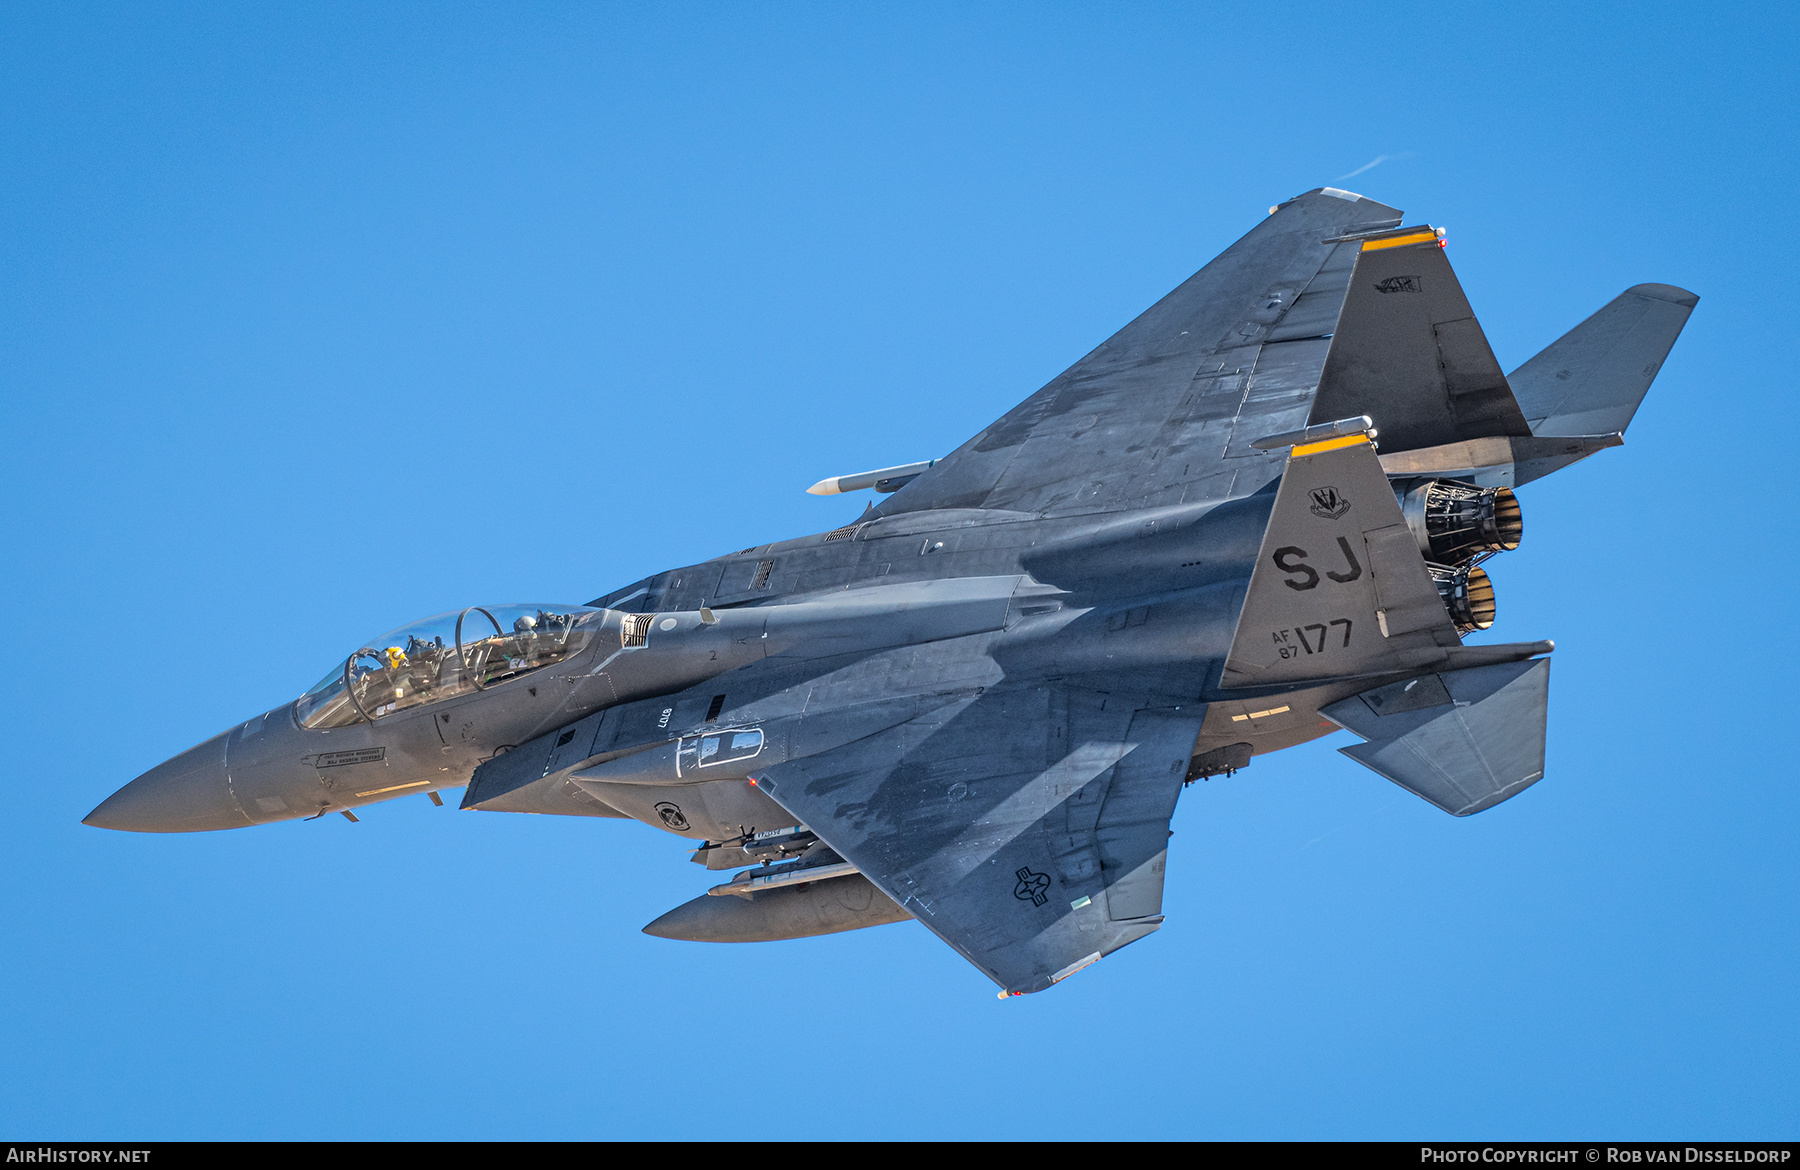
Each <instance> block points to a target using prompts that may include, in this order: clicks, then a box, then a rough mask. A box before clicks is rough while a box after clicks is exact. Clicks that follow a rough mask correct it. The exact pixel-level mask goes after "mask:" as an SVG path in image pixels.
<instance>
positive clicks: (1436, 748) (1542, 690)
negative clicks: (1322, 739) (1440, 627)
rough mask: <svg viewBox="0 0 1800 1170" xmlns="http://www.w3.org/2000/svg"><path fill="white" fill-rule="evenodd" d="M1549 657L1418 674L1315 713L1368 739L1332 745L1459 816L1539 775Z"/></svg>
mask: <svg viewBox="0 0 1800 1170" xmlns="http://www.w3.org/2000/svg"><path fill="white" fill-rule="evenodd" d="M1549 702H1550V660H1549V659H1548V658H1537V659H1533V660H1531V661H1529V662H1508V663H1502V664H1499V665H1495V666H1478V667H1475V668H1473V669H1471V670H1451V671H1445V672H1443V673H1441V674H1427V675H1421V676H1420V677H1418V678H1415V679H1409V680H1407V681H1406V682H1397V683H1391V684H1389V685H1387V686H1384V687H1377V688H1375V689H1374V690H1372V691H1364V692H1363V693H1362V694H1360V695H1354V696H1352V697H1351V698H1348V699H1344V700H1342V701H1340V702H1337V703H1333V704H1331V705H1330V706H1328V707H1324V708H1322V709H1321V710H1320V712H1319V713H1320V714H1321V715H1323V716H1325V717H1326V718H1327V719H1329V720H1331V721H1332V722H1333V723H1336V724H1337V725H1338V726H1340V727H1346V728H1349V729H1350V730H1351V731H1354V732H1356V734H1358V735H1360V736H1362V737H1363V738H1364V739H1366V740H1368V742H1367V743H1359V744H1355V745H1354V746H1351V747H1347V748H1340V749H1338V750H1339V751H1341V752H1343V754H1344V755H1346V756H1349V757H1350V758H1351V759H1353V760H1355V761H1356V762H1357V763H1359V764H1363V765H1366V766H1367V767H1369V768H1372V769H1374V770H1375V771H1377V772H1379V773H1381V774H1382V775H1383V776H1386V777H1387V778H1388V779H1389V780H1392V781H1393V782H1394V783H1396V784H1398V785H1399V786H1400V787H1402V788H1404V789H1406V790H1407V791H1408V792H1411V793H1412V794H1413V795H1415V796H1420V797H1423V798H1424V799H1426V800H1428V801H1430V802H1431V803H1432V804H1435V805H1437V806H1438V807H1439V808H1441V809H1443V810H1444V811H1445V812H1447V813H1449V814H1451V815H1452V816H1458V817H1466V816H1468V815H1469V814H1470V813H1478V812H1480V811H1482V810H1483V809H1488V808H1492V807H1494V806H1495V805H1496V804H1499V803H1500V802H1501V801H1503V800H1505V799H1506V798H1507V797H1509V796H1514V795H1516V794H1518V793H1520V792H1522V791H1524V790H1525V789H1527V788H1529V787H1531V785H1533V784H1535V783H1536V782H1537V781H1538V779H1539V778H1540V777H1542V776H1543V774H1544V727H1545V717H1546V715H1547V712H1548V710H1549Z"/></svg>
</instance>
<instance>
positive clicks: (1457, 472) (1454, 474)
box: [1381, 434, 1625, 488]
mask: <svg viewBox="0 0 1800 1170" xmlns="http://www.w3.org/2000/svg"><path fill="white" fill-rule="evenodd" d="M1624 441H1625V440H1624V439H1622V438H1620V437H1619V436H1618V435H1616V434H1612V435H1568V436H1553V435H1527V436H1525V437H1523V438H1521V437H1520V436H1518V435H1506V436H1504V437H1500V436H1495V437H1493V438H1487V439H1466V440H1464V441H1462V442H1459V443H1445V444H1444V445H1443V446H1441V447H1420V448H1417V449H1416V450H1412V451H1399V452H1396V453H1395V454H1393V455H1383V456H1382V457H1381V469H1382V470H1383V471H1385V472H1387V473H1388V474H1389V475H1391V476H1394V477H1396V478H1400V477H1413V476H1418V477H1421V478H1423V477H1430V478H1433V479H1463V480H1468V481H1469V482H1470V483H1473V484H1476V485H1477V486H1480V487H1505V488H1513V487H1518V486H1519V485H1520V484H1526V483H1530V482H1531V481H1532V480H1534V479H1542V478H1544V477H1545V476H1546V475H1549V474H1550V473H1551V472H1552V471H1561V470H1562V469H1563V468H1565V467H1567V466H1568V465H1569V464H1571V463H1579V462H1580V461H1581V460H1583V459H1586V458H1587V457H1588V456H1589V455H1592V454H1593V453H1594V452H1596V451H1604V450H1606V449H1607V448H1608V447H1617V446H1618V445H1619V444H1620V443H1623V442H1624Z"/></svg>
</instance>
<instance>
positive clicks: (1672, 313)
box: [1377, 284, 1700, 436]
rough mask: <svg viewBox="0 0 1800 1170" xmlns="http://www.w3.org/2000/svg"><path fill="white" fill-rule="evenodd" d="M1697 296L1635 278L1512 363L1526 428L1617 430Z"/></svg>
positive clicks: (1538, 431) (1554, 432) (1559, 432)
mask: <svg viewBox="0 0 1800 1170" xmlns="http://www.w3.org/2000/svg"><path fill="white" fill-rule="evenodd" d="M1699 302H1700V298H1699V297H1698V296H1696V295H1694V294H1693V293H1691V292H1689V291H1687V290H1686V289H1684V288H1676V287H1675V286H1674V285H1672V284H1640V285H1636V286H1634V287H1632V288H1628V289H1626V290H1625V291H1624V292H1622V293H1620V294H1619V295H1618V296H1616V297H1614V298H1613V299H1612V300H1611V301H1610V302H1609V303H1608V304H1607V305H1606V307H1605V308H1603V309H1601V310H1600V311H1599V312H1598V313H1595V314H1594V315H1593V316H1592V317H1589V318H1588V319H1587V320H1585V321H1583V322H1582V323H1581V324H1579V325H1577V326H1575V328H1573V329H1571V330H1569V331H1568V332H1567V333H1565V334H1563V336H1562V337H1561V338H1559V339H1557V340H1556V341H1554V342H1552V343H1551V344H1550V346H1549V347H1548V348H1547V349H1545V350H1544V352H1542V353H1540V354H1538V355H1537V356H1536V357H1534V358H1532V359H1531V360H1530V361H1528V362H1526V363H1525V364H1524V365H1522V366H1520V367H1519V368H1518V369H1516V370H1514V371H1513V373H1512V377H1511V378H1510V379H1508V380H1509V381H1510V382H1511V383H1512V389H1513V394H1514V395H1515V396H1516V397H1517V398H1518V400H1519V406H1520V408H1521V409H1523V410H1524V412H1525V418H1526V421H1528V422H1529V423H1530V424H1531V433H1532V434H1534V435H1551V436H1563V435H1613V434H1621V433H1623V432H1624V430H1625V428H1626V427H1628V426H1630V425H1631V417H1632V415H1634V414H1636V413H1637V408H1638V403H1640V402H1642V401H1643V400H1644V394H1645V392H1646V391H1648V390H1649V389H1650V383H1651V382H1652V381H1654V380H1655V379H1656V373H1657V371H1658V370H1660V369H1662V364H1663V359H1665V358H1667V357H1668V356H1669V350H1670V349H1671V348H1672V347H1673V346H1674V344H1675V339H1676V338H1677V337H1679V336H1681V329H1682V326H1684V325H1686V324H1687V319H1688V314H1690V313H1692V312H1693V311H1694V306H1695V305H1696V304H1698V303H1699ZM1377 421H1379V420H1377Z"/></svg>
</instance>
